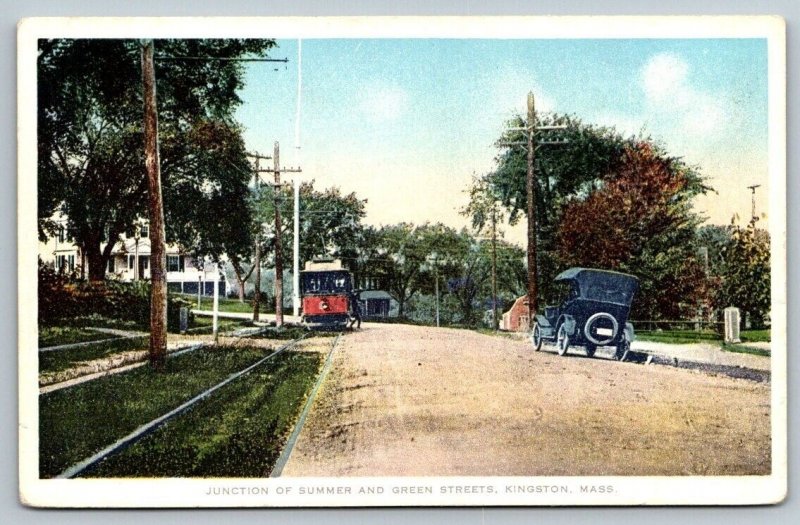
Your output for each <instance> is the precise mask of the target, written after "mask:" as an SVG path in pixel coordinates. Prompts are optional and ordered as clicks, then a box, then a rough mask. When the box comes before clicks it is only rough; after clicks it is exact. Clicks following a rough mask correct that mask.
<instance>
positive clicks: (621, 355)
mask: <svg viewBox="0 0 800 525" xmlns="http://www.w3.org/2000/svg"><path fill="white" fill-rule="evenodd" d="M630 352H631V342H630V341H628V338H627V337H623V338H622V342H620V343H619V344H618V345H617V351H616V353H615V354H614V357H615V358H616V359H617V360H618V361H625V359H627V358H628V354H630Z"/></svg>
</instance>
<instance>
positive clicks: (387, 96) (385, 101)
mask: <svg viewBox="0 0 800 525" xmlns="http://www.w3.org/2000/svg"><path fill="white" fill-rule="evenodd" d="M408 99H409V97H408V93H407V92H406V91H405V90H404V89H402V88H400V87H398V86H372V87H365V88H364V89H363V90H362V91H361V101H360V103H359V105H358V109H359V111H360V112H361V113H363V114H364V116H365V117H366V118H367V119H369V120H370V121H372V122H390V121H393V120H397V119H399V118H400V117H402V116H403V114H404V113H405V112H406V110H407V109H408Z"/></svg>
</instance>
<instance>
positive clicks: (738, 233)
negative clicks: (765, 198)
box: [715, 219, 772, 327]
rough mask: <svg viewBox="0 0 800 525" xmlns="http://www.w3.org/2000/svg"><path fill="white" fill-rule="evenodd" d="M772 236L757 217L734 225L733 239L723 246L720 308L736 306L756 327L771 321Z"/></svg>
mask: <svg viewBox="0 0 800 525" xmlns="http://www.w3.org/2000/svg"><path fill="white" fill-rule="evenodd" d="M770 261H771V259H770V237H769V233H768V232H767V231H766V230H762V229H759V228H757V227H756V220H755V219H753V220H751V221H750V223H749V224H748V225H747V227H745V228H742V227H740V226H732V232H731V242H730V244H729V245H728V246H727V247H725V248H724V250H723V263H722V286H721V287H720V289H719V293H718V294H717V296H716V298H715V299H716V301H715V302H716V304H717V307H718V308H725V307H728V306H736V307H738V308H740V309H741V310H742V312H743V315H744V316H745V318H749V320H750V322H751V323H752V324H753V325H754V326H756V327H763V326H764V325H766V324H768V323H769V315H770V308H771V304H772V303H771V301H772V295H771V290H770V286H771V270H770V268H771V266H770Z"/></svg>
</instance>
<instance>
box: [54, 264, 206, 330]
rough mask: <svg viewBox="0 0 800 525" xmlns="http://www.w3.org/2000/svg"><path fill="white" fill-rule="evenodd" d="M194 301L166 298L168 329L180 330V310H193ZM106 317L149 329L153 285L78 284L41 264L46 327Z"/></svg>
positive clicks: (115, 282) (114, 282)
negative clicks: (151, 287) (183, 308)
mask: <svg viewBox="0 0 800 525" xmlns="http://www.w3.org/2000/svg"><path fill="white" fill-rule="evenodd" d="M191 305H192V303H191V301H188V300H186V299H183V298H180V297H173V296H170V297H168V298H167V328H168V329H169V330H171V331H177V330H178V328H179V324H180V309H181V307H187V308H190V309H191ZM98 317H100V318H107V319H113V320H124V321H127V322H131V323H133V324H134V325H135V326H136V327H139V328H142V329H147V328H148V327H149V326H150V283H149V282H147V281H138V282H132V283H123V282H117V281H104V282H100V283H91V282H85V281H79V280H77V279H76V278H75V276H74V275H63V274H59V273H56V272H55V271H54V270H53V269H52V268H51V267H50V266H47V265H45V264H42V263H41V262H40V264H39V323H40V324H41V325H43V326H52V325H55V324H68V325H70V324H74V323H75V322H76V321H78V320H86V319H93V318H94V319H97V318H98Z"/></svg>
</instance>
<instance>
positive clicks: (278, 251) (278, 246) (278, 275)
mask: <svg viewBox="0 0 800 525" xmlns="http://www.w3.org/2000/svg"><path fill="white" fill-rule="evenodd" d="M272 159H273V168H274V169H273V171H274V173H275V192H274V193H273V195H274V196H275V326H283V258H282V257H281V255H282V253H283V251H282V247H283V244H282V243H281V208H280V187H281V162H280V145H279V144H278V142H277V141H275V146H274V150H273V154H272Z"/></svg>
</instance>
